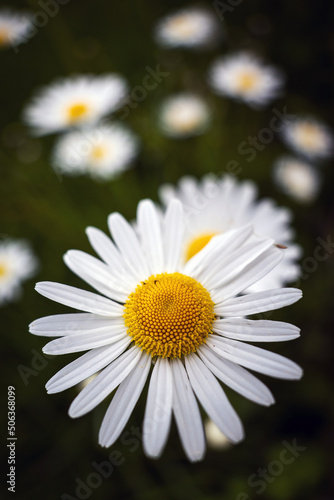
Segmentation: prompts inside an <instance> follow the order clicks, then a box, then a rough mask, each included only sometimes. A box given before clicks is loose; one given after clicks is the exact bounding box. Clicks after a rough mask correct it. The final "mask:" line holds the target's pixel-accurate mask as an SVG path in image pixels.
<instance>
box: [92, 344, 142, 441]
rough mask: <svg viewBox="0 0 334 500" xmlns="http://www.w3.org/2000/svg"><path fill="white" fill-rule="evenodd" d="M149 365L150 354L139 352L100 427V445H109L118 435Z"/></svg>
mask: <svg viewBox="0 0 334 500" xmlns="http://www.w3.org/2000/svg"><path fill="white" fill-rule="evenodd" d="M150 366H151V356H149V355H147V354H145V353H141V355H140V358H139V360H138V361H137V363H136V366H135V368H134V369H133V370H132V372H131V373H130V374H129V375H128V376H127V377H126V378H125V379H124V380H123V382H122V383H121V384H120V386H119V388H118V389H117V391H116V393H115V395H114V397H113V399H112V401H111V403H110V405H109V408H108V410H107V412H106V414H105V416H104V419H103V422H102V425H101V428H100V432H99V443H100V444H101V445H102V446H106V447H107V446H111V445H112V444H113V443H114V442H115V441H116V440H117V439H118V437H119V436H120V434H121V432H122V431H123V429H124V426H125V425H126V423H127V421H128V420H129V417H130V415H131V413H132V411H133V409H134V407H135V405H136V403H137V401H138V398H139V396H140V394H141V392H142V390H143V387H144V385H145V382H146V379H147V376H148V373H149V370H150Z"/></svg>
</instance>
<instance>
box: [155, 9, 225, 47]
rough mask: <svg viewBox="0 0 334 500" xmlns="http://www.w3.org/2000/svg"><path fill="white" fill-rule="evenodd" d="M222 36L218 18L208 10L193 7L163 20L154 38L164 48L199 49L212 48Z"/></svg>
mask: <svg viewBox="0 0 334 500" xmlns="http://www.w3.org/2000/svg"><path fill="white" fill-rule="evenodd" d="M220 35H221V25H220V23H219V22H218V20H217V17H216V16H215V15H214V14H213V12H210V11H209V10H207V9H204V8H200V7H192V8H187V9H182V10H179V11H177V12H174V13H172V14H170V15H168V16H166V17H164V18H163V19H161V20H160V21H159V22H158V24H157V26H156V28H155V31H154V36H155V39H156V41H157V43H158V44H159V45H161V46H162V47H167V48H168V47H170V48H174V47H183V48H187V49H197V48H206V47H211V46H213V45H215V44H216V42H217V41H218V40H219V38H220Z"/></svg>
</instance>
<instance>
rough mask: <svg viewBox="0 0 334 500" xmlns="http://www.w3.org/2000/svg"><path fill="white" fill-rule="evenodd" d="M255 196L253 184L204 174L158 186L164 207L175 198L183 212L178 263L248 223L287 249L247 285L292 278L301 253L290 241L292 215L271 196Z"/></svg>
mask: <svg viewBox="0 0 334 500" xmlns="http://www.w3.org/2000/svg"><path fill="white" fill-rule="evenodd" d="M256 195H257V189H256V186H255V185H254V183H252V182H251V181H244V182H240V183H238V182H237V181H236V179H234V178H233V177H228V176H225V177H223V178H219V177H216V176H214V175H210V176H207V177H204V178H203V179H202V180H201V181H199V182H198V181H197V180H196V179H195V178H193V177H190V176H189V177H183V178H182V179H180V181H179V183H178V184H177V186H175V187H174V186H173V185H163V186H161V188H160V198H161V200H162V202H163V203H164V205H167V203H168V202H169V201H170V200H171V199H178V200H180V201H181V202H182V204H183V206H184V208H185V211H186V214H187V224H186V232H185V235H184V241H183V261H184V262H185V261H187V260H188V259H190V258H191V257H193V256H194V255H195V254H196V253H197V252H199V251H200V250H202V248H204V247H205V246H206V245H207V244H208V243H209V241H210V240H211V238H213V237H214V236H215V235H217V234H223V233H225V232H226V231H228V230H229V229H234V228H238V227H241V226H244V225H245V224H252V225H253V226H254V232H255V234H256V235H258V236H263V237H267V238H272V239H273V240H274V241H275V243H276V244H280V245H285V246H287V247H288V248H287V249H286V250H285V252H284V259H283V260H282V262H281V263H280V264H279V265H278V266H276V267H275V268H274V269H273V270H272V271H271V273H269V274H267V275H266V276H265V277H263V279H262V280H259V281H258V282H257V283H255V284H254V285H253V289H256V290H265V289H268V288H274V287H279V286H282V285H283V284H286V283H288V282H292V281H293V280H295V279H296V278H297V277H298V275H299V265H298V264H297V259H298V258H299V256H300V253H301V252H300V248H299V246H298V245H296V244H295V243H293V235H294V231H293V229H292V227H291V224H290V222H291V218H292V214H291V212H290V211H289V210H288V209H286V208H281V207H277V206H276V204H275V203H274V202H273V200H269V199H264V200H259V201H257V200H256Z"/></svg>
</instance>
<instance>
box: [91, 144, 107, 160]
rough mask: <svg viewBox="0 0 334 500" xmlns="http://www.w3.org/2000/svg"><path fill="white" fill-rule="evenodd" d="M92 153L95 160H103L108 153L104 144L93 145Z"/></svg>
mask: <svg viewBox="0 0 334 500" xmlns="http://www.w3.org/2000/svg"><path fill="white" fill-rule="evenodd" d="M90 155H91V158H92V159H93V160H103V158H104V157H105V155H106V148H105V147H104V146H93V148H92V151H91V154H90Z"/></svg>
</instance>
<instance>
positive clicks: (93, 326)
mask: <svg viewBox="0 0 334 500" xmlns="http://www.w3.org/2000/svg"><path fill="white" fill-rule="evenodd" d="M110 325H119V327H120V329H122V328H125V323H124V319H123V318H122V317H121V316H120V317H119V318H106V317H105V316H98V315H96V314H91V313H73V314H55V315H53V316H44V317H43V318H39V319H36V320H35V321H33V322H32V323H31V324H30V325H29V331H30V333H33V334H34V335H43V336H46V337H60V336H64V335H74V334H76V333H83V332H87V331H90V332H91V333H92V334H93V333H94V332H95V331H99V330H100V329H102V328H105V327H109V326H110Z"/></svg>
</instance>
